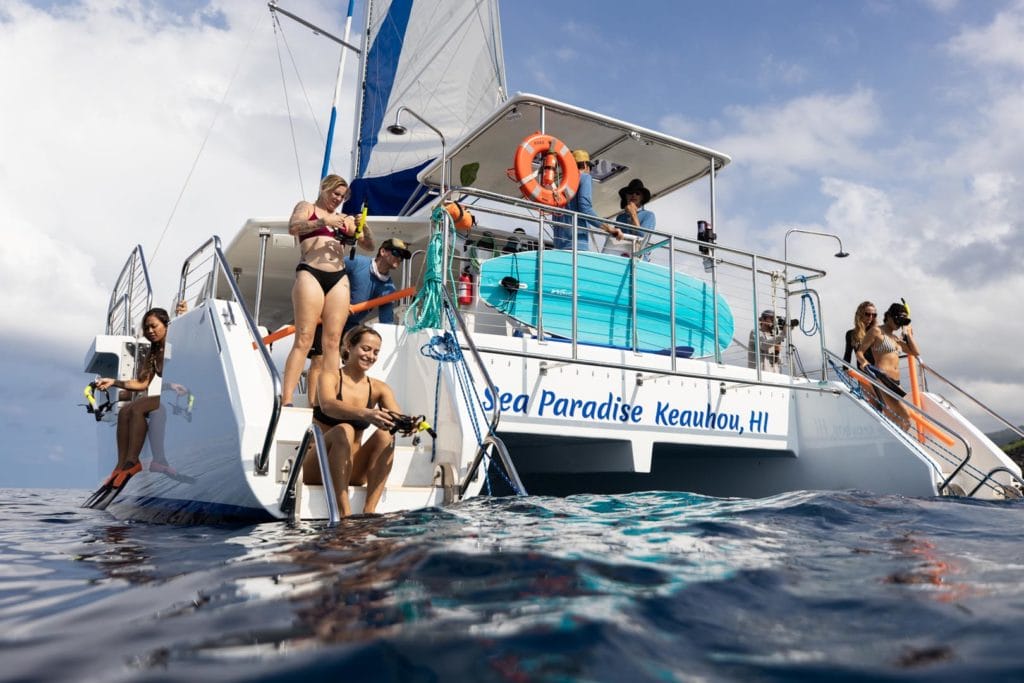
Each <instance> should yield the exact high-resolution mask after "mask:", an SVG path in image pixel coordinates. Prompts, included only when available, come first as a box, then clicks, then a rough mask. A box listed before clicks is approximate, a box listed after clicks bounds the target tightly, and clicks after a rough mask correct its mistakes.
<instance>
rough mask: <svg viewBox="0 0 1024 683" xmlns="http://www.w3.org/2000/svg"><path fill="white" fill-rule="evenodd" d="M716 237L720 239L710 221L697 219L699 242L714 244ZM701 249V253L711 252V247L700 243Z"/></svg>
mask: <svg viewBox="0 0 1024 683" xmlns="http://www.w3.org/2000/svg"><path fill="white" fill-rule="evenodd" d="M716 239H718V235H716V234H715V229H714V228H713V227H711V224H710V223H708V222H707V221H697V241H698V242H708V243H709V244H714V243H715V240H716ZM699 249H700V253H702V254H704V255H707V254H710V253H711V249H710V248H709V247H705V246H704V245H700V247H699Z"/></svg>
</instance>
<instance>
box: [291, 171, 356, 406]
mask: <svg viewBox="0 0 1024 683" xmlns="http://www.w3.org/2000/svg"><path fill="white" fill-rule="evenodd" d="M346 196H348V183H347V182H345V179H344V178H341V177H340V176H336V175H333V174H332V175H329V176H327V177H325V178H324V179H323V180H321V181H320V195H319V196H318V197H317V199H316V203H314V204H311V203H309V202H307V201H301V202H299V203H298V204H296V205H295V209H294V210H293V211H292V216H291V218H290V219H289V221H288V232H289V233H291V234H292V235H294V236H295V237H298V238H299V250H300V251H301V252H302V260H301V261H300V262H299V265H298V267H297V268H296V269H295V284H294V285H293V286H292V306H293V307H294V308H295V341H294V343H293V345H292V350H291V352H290V353H289V354H288V358H287V360H285V363H284V379H283V386H282V391H281V398H282V401H283V403H284V405H286V406H288V405H291V404H292V401H293V397H294V394H295V388H296V387H297V386H298V383H299V375H301V374H302V368H303V367H304V366H305V364H306V355H307V354H308V353H309V349H310V347H311V346H312V345H313V334H314V332H316V326H317V324H318V323H321V322H322V323H323V335H322V343H323V349H324V367H325V368H328V367H337V366H338V365H339V361H338V357H339V355H340V347H341V330H342V328H344V327H345V320H346V319H347V318H348V308H349V284H348V278H347V277H346V274H345V263H344V261H345V250H346V246H345V245H344V244H343V243H342V242H341V241H339V239H338V237H337V236H336V235H340V236H343V237H352V236H354V235H355V232H356V222H355V218H354V217H353V216H346V215H345V214H342V213H335V211H336V210H337V208H338V207H339V206H341V203H342V202H343V201H345V197H346ZM336 231H337V232H336ZM363 242H366V243H368V244H369V246H367V245H366V244H364V243H363ZM360 246H362V247H364V248H366V249H372V248H373V243H372V240H370V239H369V235H368V234H367V235H365V236H364V237H363V239H362V241H361V243H360Z"/></svg>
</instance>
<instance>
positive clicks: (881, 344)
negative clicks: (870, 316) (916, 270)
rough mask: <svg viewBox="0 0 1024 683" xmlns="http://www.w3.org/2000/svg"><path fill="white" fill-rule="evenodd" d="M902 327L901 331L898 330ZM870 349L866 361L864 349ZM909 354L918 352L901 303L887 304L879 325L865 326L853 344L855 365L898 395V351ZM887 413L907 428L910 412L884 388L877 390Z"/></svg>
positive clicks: (904, 393)
mask: <svg viewBox="0 0 1024 683" xmlns="http://www.w3.org/2000/svg"><path fill="white" fill-rule="evenodd" d="M901 329H902V334H898V333H899V332H900V330H901ZM869 350H870V352H871V353H872V355H873V356H874V359H875V360H874V363H869V362H868V359H867V357H866V355H865V354H866V353H867V352H868V351H869ZM901 351H902V352H904V353H906V354H907V355H909V356H918V355H920V354H921V352H920V350H919V349H918V348H917V342H916V341H914V330H913V328H912V327H911V326H910V317H909V316H908V315H907V308H906V306H904V305H903V304H901V303H894V304H893V305H892V306H889V309H888V310H887V311H886V312H885V315H884V316H883V318H882V324H881V325H875V326H873V327H870V328H868V329H867V331H866V333H865V335H864V339H863V340H862V341H861V343H860V346H858V347H857V367H858V368H860V369H861V370H862V371H864V372H866V373H868V375H869V376H871V377H874V378H875V379H877V380H879V381H880V382H881V383H882V384H884V385H885V386H886V388H888V389H889V390H890V391H892V392H893V393H894V394H896V395H897V396H899V397H900V398H902V397H903V396H906V394H907V392H906V391H904V390H903V388H902V387H900V352H901ZM880 393H881V394H882V400H883V401H885V405H886V407H887V408H888V409H889V412H890V414H892V415H895V416H896V422H897V423H898V424H899V425H900V426H901V427H903V429H905V430H907V429H910V414H909V413H908V412H907V409H906V407H905V406H904V405H903V404H902V403H901V402H900V401H898V400H897V399H895V398H893V397H892V396H890V395H889V394H888V393H886V392H880Z"/></svg>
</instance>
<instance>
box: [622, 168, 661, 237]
mask: <svg viewBox="0 0 1024 683" xmlns="http://www.w3.org/2000/svg"><path fill="white" fill-rule="evenodd" d="M649 201H651V191H650V190H648V189H647V188H646V187H644V183H643V181H642V180H640V179H639V178H633V179H632V180H630V181H629V185H626V186H625V187H624V188H622V189H620V190H619V207H620V208H622V209H624V210H623V212H622V213H620V214H619V215H618V216H616V217H615V221H616V222H618V223H625V224H627V225H633V226H635V227H634V229H632V230H630V229H629V228H625V229H624V231H625V232H628V233H630V234H631V235H643V232H642V231H641V230H638V229H636V228H644V229H646V230H654V228H655V226H656V222H655V220H654V212H653V211H648V210H647V209H645V208H644V205H646V204H647V202H649Z"/></svg>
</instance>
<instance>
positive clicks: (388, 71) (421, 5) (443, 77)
mask: <svg viewBox="0 0 1024 683" xmlns="http://www.w3.org/2000/svg"><path fill="white" fill-rule="evenodd" d="M366 13H367V16H366V40H365V43H364V44H365V46H366V49H365V50H364V52H363V55H362V74H363V78H362V91H361V93H360V103H359V108H358V111H359V122H358V125H357V127H356V141H355V146H354V149H355V159H354V169H353V171H354V172H353V177H354V178H355V180H354V181H353V183H352V196H351V199H350V205H355V206H361V205H362V204H363V202H366V203H367V205H368V206H369V208H370V211H371V212H372V213H376V214H397V213H399V211H400V210H401V209H402V208H403V206H404V205H405V204H406V202H407V200H408V199H409V197H410V196H411V195H412V194H413V193H415V192H416V190H417V188H418V183H417V181H416V173H417V172H418V171H419V170H420V169H421V168H423V167H424V166H425V165H426V164H427V163H428V162H429V161H431V160H432V159H434V158H435V157H437V156H439V155H440V153H441V139H440V137H439V136H438V135H437V133H436V132H434V131H433V130H431V128H430V127H429V126H426V125H424V124H423V123H421V122H420V121H418V120H417V119H416V118H415V117H414V116H412V115H410V114H408V113H405V114H403V115H402V124H403V125H404V126H406V128H407V129H408V132H407V133H406V134H405V135H402V136H398V135H393V134H391V133H388V132H387V127H388V126H390V125H391V124H393V123H394V122H395V114H396V112H397V111H398V108H399V107H403V106H404V107H407V108H408V109H411V110H412V111H413V112H415V113H416V114H418V115H419V116H421V117H422V118H423V119H425V120H426V121H428V122H430V125H432V126H434V127H435V128H437V129H439V130H440V131H441V133H442V134H443V135H444V137H445V139H446V141H447V143H448V144H451V143H452V142H454V141H455V140H456V139H457V138H459V137H460V136H462V135H463V134H465V133H466V132H467V131H469V130H470V129H471V128H472V127H473V126H475V125H476V124H478V123H479V122H480V121H482V120H483V119H484V117H486V116H487V115H488V114H489V113H490V112H491V111H493V109H494V108H495V107H496V106H497V105H499V104H500V103H501V102H503V101H504V100H505V97H506V90H505V64H504V59H503V56H502V47H501V29H500V22H499V17H498V0H445V2H437V1H436V0H370V2H368V3H367V9H366Z"/></svg>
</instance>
